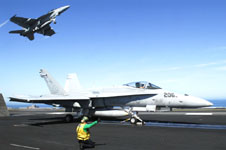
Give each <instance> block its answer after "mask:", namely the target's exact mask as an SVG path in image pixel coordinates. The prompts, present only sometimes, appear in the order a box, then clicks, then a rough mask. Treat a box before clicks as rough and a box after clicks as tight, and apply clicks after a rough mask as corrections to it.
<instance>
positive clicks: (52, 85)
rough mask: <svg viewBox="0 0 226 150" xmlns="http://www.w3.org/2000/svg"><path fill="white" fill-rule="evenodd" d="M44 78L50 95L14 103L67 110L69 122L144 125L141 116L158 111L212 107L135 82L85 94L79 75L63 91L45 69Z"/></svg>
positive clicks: (201, 101) (73, 75) (23, 98)
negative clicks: (124, 120) (95, 119)
mask: <svg viewBox="0 0 226 150" xmlns="http://www.w3.org/2000/svg"><path fill="white" fill-rule="evenodd" d="M40 75H41V77H42V78H44V79H45V81H46V83H47V86H48V88H49V90H50V93H51V94H49V95H41V96H15V97H10V101H17V102H28V103H44V104H49V105H53V106H61V107H65V108H66V109H65V110H66V112H65V114H67V115H66V120H67V121H71V120H72V119H73V116H72V114H73V113H72V112H78V113H77V115H79V114H80V116H82V115H89V116H91V117H92V116H99V117H120V116H127V115H128V116H130V122H131V123H136V122H137V121H141V122H143V120H142V119H141V118H140V117H139V116H138V114H137V112H141V111H157V110H161V109H163V108H170V109H172V108H199V107H207V106H212V105H213V104H212V103H210V102H208V101H207V100H204V99H201V98H197V97H193V96H189V95H187V94H185V95H181V94H177V93H174V92H168V91H166V90H163V89H161V88H160V87H158V86H156V85H154V84H152V83H149V82H145V81H140V82H131V83H127V84H124V85H122V86H119V87H112V88H103V89H98V90H82V89H81V88H80V84H79V81H78V79H77V75H76V74H69V75H68V77H67V80H66V83H65V88H64V89H63V88H62V87H61V86H60V85H59V84H58V82H56V81H55V80H54V78H53V77H52V76H51V75H50V74H49V73H48V72H47V71H46V70H43V69H41V71H40Z"/></svg>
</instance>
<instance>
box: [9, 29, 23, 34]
mask: <svg viewBox="0 0 226 150" xmlns="http://www.w3.org/2000/svg"><path fill="white" fill-rule="evenodd" d="M23 32H24V30H13V31H9V33H17V34H20V33H23Z"/></svg>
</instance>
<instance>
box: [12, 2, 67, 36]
mask: <svg viewBox="0 0 226 150" xmlns="http://www.w3.org/2000/svg"><path fill="white" fill-rule="evenodd" d="M69 7H70V6H69V5H68V6H63V7H60V8H57V9H53V10H51V11H50V12H48V13H47V14H45V15H43V16H41V17H39V18H37V19H32V18H23V17H16V16H13V17H11V18H10V21H12V22H14V23H16V24H18V25H19V26H21V27H23V30H14V31H10V32H9V33H16V34H20V35H21V36H26V37H27V38H28V39H29V40H34V33H35V32H37V33H40V34H43V35H46V36H52V35H53V34H55V31H54V30H53V29H52V28H51V27H50V24H51V23H52V22H54V23H55V24H56V17H57V16H59V15H60V14H61V13H63V12H64V11H66V10H67V9H68V8H69Z"/></svg>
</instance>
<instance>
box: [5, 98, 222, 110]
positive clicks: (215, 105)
mask: <svg viewBox="0 0 226 150" xmlns="http://www.w3.org/2000/svg"><path fill="white" fill-rule="evenodd" d="M208 101H210V102H211V103H213V104H214V105H213V106H212V107H226V99H221V100H208ZM31 105H36V106H38V107H41V108H43V107H53V106H51V105H45V104H27V103H17V104H7V106H8V107H12V108H20V107H28V106H31Z"/></svg>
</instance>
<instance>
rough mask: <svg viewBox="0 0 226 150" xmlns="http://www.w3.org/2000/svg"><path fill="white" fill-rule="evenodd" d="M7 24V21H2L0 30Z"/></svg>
mask: <svg viewBox="0 0 226 150" xmlns="http://www.w3.org/2000/svg"><path fill="white" fill-rule="evenodd" d="M8 22H9V19H8V20H6V21H4V22H3V23H2V24H0V28H1V27H3V26H4V25H6V24H7V23H8Z"/></svg>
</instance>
